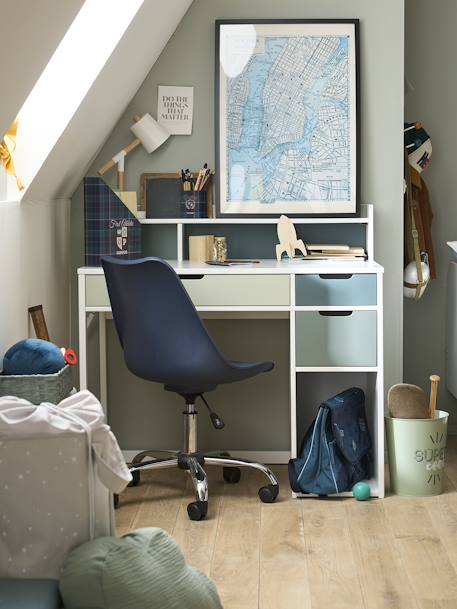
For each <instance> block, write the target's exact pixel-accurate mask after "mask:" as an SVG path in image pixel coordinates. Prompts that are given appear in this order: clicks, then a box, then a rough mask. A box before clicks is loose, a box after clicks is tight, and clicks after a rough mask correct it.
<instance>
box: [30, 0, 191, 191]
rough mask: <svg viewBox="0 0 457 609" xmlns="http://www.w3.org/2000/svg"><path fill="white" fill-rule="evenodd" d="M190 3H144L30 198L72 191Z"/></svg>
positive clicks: (147, 0) (159, 0) (154, 0)
mask: <svg viewBox="0 0 457 609" xmlns="http://www.w3.org/2000/svg"><path fill="white" fill-rule="evenodd" d="M191 3H192V0H167V2H163V1H162V0H145V1H144V3H143V5H142V7H141V8H140V9H139V11H138V13H137V14H136V16H135V17H134V19H133V21H132V22H131V24H130V26H129V27H128V29H127V30H126V32H125V34H124V36H123V37H122V38H121V40H120V41H119V44H118V45H117V47H116V48H115V50H114V51H113V53H112V55H111V56H110V58H109V59H108V61H107V62H106V64H105V66H104V67H103V68H102V70H101V72H100V73H99V75H98V77H97V78H96V80H95V82H94V83H93V85H92V87H91V88H90V89H89V91H88V93H87V95H86V96H85V98H84V99H83V101H82V102H81V104H80V106H79V107H78V109H77V111H76V113H75V114H74V115H73V117H72V119H71V120H70V122H69V124H68V126H67V128H66V129H65V130H64V132H63V133H62V135H61V136H60V138H59V140H58V141H57V143H56V145H55V146H54V148H53V150H52V151H51V153H50V154H49V156H48V157H47V159H46V161H45V162H44V164H43V165H42V167H41V169H40V171H39V172H38V174H37V176H36V177H35V178H34V180H33V181H32V183H31V184H30V186H29V187H28V189H27V192H26V195H25V199H28V200H48V199H54V198H68V197H70V196H71V195H72V193H73V192H74V190H75V189H76V187H77V185H78V184H79V183H80V181H81V179H82V178H83V176H84V174H85V172H86V170H87V168H88V167H89V165H90V163H91V161H92V159H93V158H94V157H95V155H96V153H97V151H98V150H99V149H100V147H101V146H102V145H103V143H104V142H105V140H106V138H107V137H108V136H109V134H110V132H111V130H112V129H113V127H114V125H115V124H116V123H117V121H118V120H119V118H120V116H121V115H122V113H123V112H124V110H125V108H126V107H127V105H128V103H129V101H130V100H131V98H132V97H133V96H134V94H135V93H136V91H137V90H138V89H139V87H140V85H141V83H142V82H143V80H144V78H145V77H146V75H147V74H148V72H149V70H150V69H151V67H152V66H153V65H154V63H155V61H156V60H157V58H158V56H159V55H160V53H161V52H162V50H163V48H164V47H165V45H166V43H167V42H168V40H169V38H170V37H171V35H172V34H173V32H174V31H175V29H176V27H177V26H178V24H179V22H180V21H181V19H182V18H183V16H184V15H185V13H186V11H187V9H188V8H189V6H190V5H191ZM31 4H33V3H31Z"/></svg>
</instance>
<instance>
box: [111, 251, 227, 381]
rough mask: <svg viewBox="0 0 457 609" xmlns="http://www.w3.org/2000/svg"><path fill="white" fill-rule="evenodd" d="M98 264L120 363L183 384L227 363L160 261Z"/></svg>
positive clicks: (141, 374) (181, 288) (169, 269)
mask: <svg viewBox="0 0 457 609" xmlns="http://www.w3.org/2000/svg"><path fill="white" fill-rule="evenodd" d="M102 265H103V270H104V272H105V278H106V284H107V287H108V293H109V297H110V301H111V308H112V312H113V318H114V322H115V325H116V329H117V333H118V336H119V340H120V342H121V345H122V348H123V350H124V357H125V362H126V364H127V367H128V368H129V370H130V371H131V372H133V374H135V375H137V376H139V377H141V378H144V379H147V380H150V381H157V382H159V383H164V384H171V385H187V384H189V383H191V382H193V381H195V380H198V379H206V378H210V377H211V374H212V372H214V371H215V370H217V369H220V368H221V367H225V366H226V365H227V362H226V360H225V358H224V357H223V356H222V354H221V353H220V351H219V350H218V349H217V347H216V345H215V344H214V342H213V340H212V339H211V337H210V336H209V334H208V332H207V330H206V328H205V326H204V325H203V323H202V321H201V319H200V317H199V315H198V313H197V311H196V309H195V307H194V305H193V303H192V301H191V300H190V298H189V296H188V294H187V292H186V290H185V288H184V286H183V285H182V283H181V280H180V279H179V277H178V275H177V274H176V273H175V271H174V270H173V268H172V267H171V266H170V265H169V264H168V263H167V262H166V261H165V260H162V259H161V258H141V259H139V260H123V261H120V260H117V259H115V258H112V257H105V258H103V259H102Z"/></svg>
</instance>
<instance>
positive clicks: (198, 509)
mask: <svg viewBox="0 0 457 609" xmlns="http://www.w3.org/2000/svg"><path fill="white" fill-rule="evenodd" d="M207 513H208V502H207V501H192V503H189V505H188V506H187V514H188V516H189V518H190V519H191V520H203V518H204V517H205V516H206V514H207Z"/></svg>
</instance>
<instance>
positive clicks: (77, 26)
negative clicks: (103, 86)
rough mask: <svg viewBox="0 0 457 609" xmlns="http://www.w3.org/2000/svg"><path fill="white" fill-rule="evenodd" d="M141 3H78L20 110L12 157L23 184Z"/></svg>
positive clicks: (130, 0)
mask: <svg viewBox="0 0 457 609" xmlns="http://www.w3.org/2000/svg"><path fill="white" fill-rule="evenodd" d="M143 1H144V0H128V1H127V0H86V2H85V3H84V5H83V6H82V8H81V10H80V11H79V13H78V15H77V16H76V18H75V20H74V21H73V23H72V24H71V26H70V28H69V29H68V31H67V33H66V34H65V36H64V37H63V39H62V41H61V43H60V44H59V46H58V47H57V49H56V51H55V52H54V54H53V56H52V57H51V59H50V61H49V63H48V64H47V66H46V68H45V69H44V71H43V73H42V74H41V76H40V78H39V79H38V81H37V83H36V84H35V86H34V88H33V89H32V91H31V92H30V95H29V96H28V98H27V99H26V101H25V103H24V105H23V106H22V108H21V110H20V112H19V114H18V119H19V130H18V137H17V148H16V151H15V156H14V160H15V165H16V169H17V173H18V175H20V176H21V178H22V180H23V181H24V182H25V185H26V188H27V187H28V186H29V185H30V183H31V181H32V180H33V178H34V177H35V176H36V174H37V173H38V171H39V170H40V168H41V166H42V165H43V163H44V161H45V160H46V157H47V156H48V155H49V153H50V151H51V150H52V148H53V147H54V145H55V144H56V142H57V140H58V139H59V137H60V135H61V134H62V132H63V131H64V129H65V128H66V127H67V125H68V123H69V122H70V120H71V118H72V117H73V115H74V113H75V112H76V110H77V109H78V107H79V105H80V103H81V102H82V100H83V99H84V97H85V95H86V94H87V92H88V91H89V89H90V87H91V85H92V84H93V82H94V81H95V79H96V78H97V76H98V74H99V72H100V71H101V69H102V68H103V66H104V65H105V63H106V61H107V60H108V58H109V56H110V55H111V53H112V52H113V50H114V49H115V47H116V45H117V43H118V42H119V40H120V39H121V37H122V35H123V34H124V32H125V30H126V29H127V28H128V26H129V25H130V23H131V21H132V19H133V18H134V16H135V15H136V13H137V12H138V10H139V8H140V6H141V5H142V4H143ZM100 110H101V111H103V108H100ZM81 137H84V134H81ZM10 188H11V186H10ZM20 196H21V195H20V194H19V191H18V190H16V197H17V198H20ZM9 198H10V197H9Z"/></svg>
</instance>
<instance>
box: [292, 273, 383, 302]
mask: <svg viewBox="0 0 457 609" xmlns="http://www.w3.org/2000/svg"><path fill="white" fill-rule="evenodd" d="M295 301H296V304H297V305H298V306H313V305H316V306H322V307H323V306H337V307H338V306H345V305H349V306H369V305H376V303H377V296H376V275H374V274H364V273H359V274H358V275H340V274H332V275H328V274H325V275H297V276H296V278H295Z"/></svg>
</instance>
